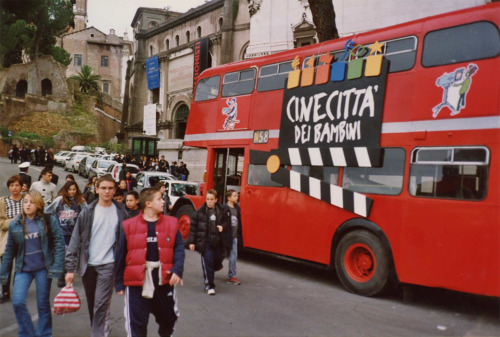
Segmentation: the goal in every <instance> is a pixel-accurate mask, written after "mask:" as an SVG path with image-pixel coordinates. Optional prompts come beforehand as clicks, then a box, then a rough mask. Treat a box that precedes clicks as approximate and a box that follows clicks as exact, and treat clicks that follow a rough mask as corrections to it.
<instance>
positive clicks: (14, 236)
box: [0, 215, 65, 284]
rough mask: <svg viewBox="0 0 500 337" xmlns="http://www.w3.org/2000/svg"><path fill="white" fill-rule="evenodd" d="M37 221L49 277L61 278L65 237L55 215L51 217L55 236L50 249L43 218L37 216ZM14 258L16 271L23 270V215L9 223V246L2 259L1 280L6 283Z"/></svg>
mask: <svg viewBox="0 0 500 337" xmlns="http://www.w3.org/2000/svg"><path fill="white" fill-rule="evenodd" d="M35 219H36V223H37V225H38V228H39V229H40V241H41V243H42V251H43V257H44V260H45V267H46V268H47V271H48V272H49V275H48V277H49V278H59V277H61V276H62V273H63V266H64V250H65V248H64V237H63V234H62V231H61V228H60V227H59V224H58V223H57V220H56V219H55V218H54V217H52V216H51V217H50V224H47V226H48V227H49V226H50V229H49V228H47V229H48V230H51V231H52V236H53V238H54V240H53V241H54V243H53V247H52V249H49V238H48V236H47V233H45V225H44V223H43V218H42V217H40V216H38V215H37V216H36V217H35ZM14 258H15V259H16V263H15V271H16V273H18V272H20V271H21V268H22V267H23V259H24V229H23V225H22V223H21V215H18V216H17V217H15V218H14V219H13V220H12V221H11V222H10V224H9V235H8V238H7V246H6V247H5V253H4V255H3V259H2V267H1V269H0V282H1V283H2V284H6V283H7V280H8V276H9V270H11V268H12V263H13V260H14Z"/></svg>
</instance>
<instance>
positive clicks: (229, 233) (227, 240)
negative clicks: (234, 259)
mask: <svg viewBox="0 0 500 337" xmlns="http://www.w3.org/2000/svg"><path fill="white" fill-rule="evenodd" d="M234 207H235V208H236V213H237V218H238V230H237V234H236V237H237V238H238V246H242V242H240V240H241V238H242V237H243V235H242V230H241V208H240V205H238V204H234ZM222 209H223V210H224V212H225V213H227V216H228V218H229V220H228V222H229V226H228V229H227V230H225V231H224V248H225V249H226V251H227V252H230V251H231V249H232V248H233V230H232V228H231V211H230V209H229V206H228V205H227V204H224V206H222Z"/></svg>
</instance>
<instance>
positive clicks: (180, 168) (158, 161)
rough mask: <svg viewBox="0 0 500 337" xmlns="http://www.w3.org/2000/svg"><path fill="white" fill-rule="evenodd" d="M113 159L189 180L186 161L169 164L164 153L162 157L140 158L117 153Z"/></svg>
mask: <svg viewBox="0 0 500 337" xmlns="http://www.w3.org/2000/svg"><path fill="white" fill-rule="evenodd" d="M113 160H114V161H116V162H118V163H126V164H134V165H137V166H139V168H140V169H141V171H158V172H167V173H170V174H172V175H173V176H175V177H177V179H179V180H184V181H187V180H188V177H189V170H188V168H187V165H186V163H184V162H183V161H180V162H179V164H177V162H176V161H173V162H172V164H169V162H168V161H167V160H166V159H165V156H164V155H162V156H161V157H160V158H158V157H154V156H149V157H148V156H141V157H140V159H139V160H136V159H135V158H134V157H132V156H130V155H128V154H126V155H120V154H117V155H115V156H114V157H113Z"/></svg>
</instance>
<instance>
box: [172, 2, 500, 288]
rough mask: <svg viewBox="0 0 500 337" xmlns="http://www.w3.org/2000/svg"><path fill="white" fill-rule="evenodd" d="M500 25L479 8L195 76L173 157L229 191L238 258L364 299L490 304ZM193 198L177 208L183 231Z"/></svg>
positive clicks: (498, 242)
mask: <svg viewBox="0 0 500 337" xmlns="http://www.w3.org/2000/svg"><path fill="white" fill-rule="evenodd" d="M499 23H500V4H498V3H496V4H488V5H485V6H479V7H474V8H470V9H466V10H461V11H457V12H452V13H447V14H443V15H439V16H434V17H429V18H425V19H421V20H418V21H414V22H409V23H405V24H400V25H397V26H393V27H389V28H384V29H379V30H375V31H372V32H367V33H362V34H359V35H354V36H351V37H348V38H342V39H338V40H333V41H328V42H324V43H318V44H315V45H311V46H307V47H303V48H299V49H294V50H290V51H286V52H282V53H278V54H274V55H269V56H265V57H260V58H255V59H250V60H245V61H241V62H236V63H232V64H226V65H222V66H219V67H215V68H211V69H208V70H206V71H204V72H203V73H202V74H201V75H200V77H199V80H198V82H197V84H196V86H195V92H194V95H193V101H192V104H191V109H190V113H189V120H188V125H187V130H186V136H185V142H184V144H185V145H189V146H194V147H200V148H205V149H207V152H208V155H207V167H206V172H207V179H206V184H205V188H206V189H209V188H214V189H216V190H217V191H218V192H219V194H220V195H221V196H222V195H223V194H224V192H225V191H226V190H227V189H236V190H237V191H238V192H239V193H240V204H241V206H242V222H243V227H242V237H241V238H240V243H241V244H242V245H243V247H245V248H251V249H255V250H259V251H263V252H268V253H272V254H275V255H277V256H281V257H285V258H291V259H296V260H298V261H302V262H304V261H307V262H311V263H313V264H316V265H318V266H321V267H325V268H332V269H335V270H336V272H337V274H338V277H339V279H340V281H341V283H342V284H343V285H344V286H345V287H346V288H347V289H348V290H349V291H352V292H355V293H358V294H361V295H366V296H372V295H376V294H379V293H381V292H382V291H383V290H384V289H386V288H387V287H388V286H390V285H391V284H394V283H395V282H399V283H406V284H415V285H423V286H429V287H440V288H446V289H452V290H457V291H463V292H469V293H474V294H481V295H488V296H499V295H500V188H499V187H500V175H499V172H500V160H499V157H500V144H499V143H500V132H499V129H500V114H499V112H500V80H499V75H500V34H499V28H498V26H499ZM205 191H206V190H205ZM203 199H204V197H189V199H187V198H181V199H179V201H178V203H176V205H175V206H174V212H175V213H176V214H177V215H178V216H179V217H180V219H181V223H182V224H183V226H184V230H186V229H188V227H189V215H190V214H192V213H193V212H194V210H195V208H197V207H199V206H201V204H202V203H203V201H204V200H203ZM222 199H223V197H221V198H220V201H222Z"/></svg>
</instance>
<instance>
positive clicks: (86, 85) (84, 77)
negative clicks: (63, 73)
mask: <svg viewBox="0 0 500 337" xmlns="http://www.w3.org/2000/svg"><path fill="white" fill-rule="evenodd" d="M70 78H71V79H73V80H76V81H78V84H79V86H80V91H81V93H83V94H87V95H94V96H98V95H99V92H100V91H101V89H100V87H99V82H98V81H100V80H101V76H99V75H94V74H92V68H91V67H90V66H88V65H82V71H81V72H79V73H78V75H73V76H71V77H70Z"/></svg>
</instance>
